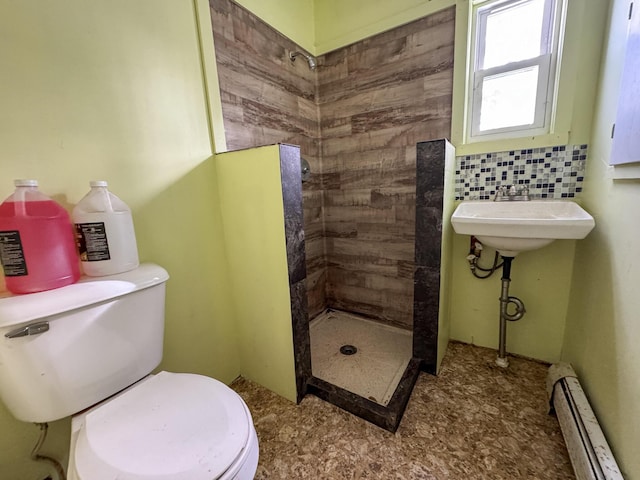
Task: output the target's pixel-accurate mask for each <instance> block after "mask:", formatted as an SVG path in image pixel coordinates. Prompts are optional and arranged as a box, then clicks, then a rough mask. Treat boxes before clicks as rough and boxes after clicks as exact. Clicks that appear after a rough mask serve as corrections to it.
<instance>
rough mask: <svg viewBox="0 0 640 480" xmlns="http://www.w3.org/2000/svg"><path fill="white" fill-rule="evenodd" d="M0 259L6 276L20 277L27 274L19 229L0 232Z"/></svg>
mask: <svg viewBox="0 0 640 480" xmlns="http://www.w3.org/2000/svg"><path fill="white" fill-rule="evenodd" d="M0 259H1V260H2V268H3V269H4V274H5V276H6V277H22V276H24V275H27V274H28V272H27V262H26V260H25V258H24V250H23V249H22V241H21V240H20V232H19V231H17V230H11V231H6V232H0Z"/></svg>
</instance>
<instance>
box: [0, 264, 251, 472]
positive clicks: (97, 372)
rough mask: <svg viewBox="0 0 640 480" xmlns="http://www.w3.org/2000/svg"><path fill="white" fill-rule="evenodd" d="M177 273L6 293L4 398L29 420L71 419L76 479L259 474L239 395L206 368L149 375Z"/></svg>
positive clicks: (146, 272)
mask: <svg viewBox="0 0 640 480" xmlns="http://www.w3.org/2000/svg"><path fill="white" fill-rule="evenodd" d="M168 278H169V275H168V274H167V272H166V271H165V270H164V269H163V268H161V267H159V266H157V265H153V264H144V265H141V266H140V267H138V268H137V269H135V270H132V271H130V272H125V273H122V274H118V275H112V276H109V277H91V278H89V277H84V278H83V279H82V280H81V281H80V282H78V283H76V284H74V285H69V286H66V287H62V288H59V289H56V290H49V291H46V292H40V293H33V294H29V295H11V294H5V295H4V296H2V297H1V298H0V398H2V400H3V402H4V403H5V404H6V406H7V408H8V409H9V411H10V412H11V413H13V415H14V416H15V417H16V418H18V419H19V420H23V421H25V422H35V423H45V422H50V421H53V420H57V419H60V418H64V417H67V416H70V415H73V419H72V424H71V428H72V432H71V447H70V454H69V459H70V460H69V467H68V469H67V470H68V472H67V478H68V479H69V480H107V479H109V480H112V479H114V478H118V479H121V480H151V479H160V478H161V479H163V480H200V479H201V480H213V479H225V480H227V479H239V480H244V479H252V478H253V476H254V474H255V471H256V468H257V465H258V438H257V436H256V431H255V428H254V426H253V421H252V419H251V414H250V413H249V410H248V408H247V406H246V405H245V403H244V402H243V401H242V399H241V398H240V396H238V395H237V394H236V393H235V392H234V391H233V390H231V389H230V388H229V387H227V386H226V385H224V384H223V383H221V382H219V381H217V380H214V379H212V378H209V377H205V376H202V375H195V374H187V373H169V372H160V373H157V374H155V375H150V372H151V371H152V370H153V369H154V368H155V367H157V366H158V364H159V363H160V360H161V358H162V344H163V336H164V297H165V282H166V281H167V280H168ZM184 328H189V327H188V325H185V327H184Z"/></svg>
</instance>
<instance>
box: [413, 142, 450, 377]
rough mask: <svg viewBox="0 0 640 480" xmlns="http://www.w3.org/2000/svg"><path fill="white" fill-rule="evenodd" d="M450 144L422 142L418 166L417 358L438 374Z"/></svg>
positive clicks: (415, 296) (418, 148)
mask: <svg viewBox="0 0 640 480" xmlns="http://www.w3.org/2000/svg"><path fill="white" fill-rule="evenodd" d="M445 148H446V140H444V139H443V140H433V141H429V142H420V143H418V145H417V164H416V250H415V267H414V277H413V279H414V293H413V356H414V357H415V358H418V359H420V360H421V362H422V369H423V370H425V371H427V372H429V373H433V374H435V373H436V363H437V353H438V351H437V349H438V311H439V307H440V253H441V249H442V214H443V195H444V169H445Z"/></svg>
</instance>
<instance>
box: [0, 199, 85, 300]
mask: <svg viewBox="0 0 640 480" xmlns="http://www.w3.org/2000/svg"><path fill="white" fill-rule="evenodd" d="M0 242H2V243H3V246H2V248H3V254H2V263H3V267H4V273H5V282H6V285H7V289H8V290H9V291H11V292H13V293H33V292H40V291H43V290H51V289H54V288H58V287H63V286H65V285H70V284H72V283H75V282H77V281H78V279H79V278H80V265H79V260H78V255H77V253H76V246H75V236H74V233H73V229H72V225H71V221H70V219H69V215H68V213H67V211H66V210H65V209H64V208H63V207H61V206H60V205H59V204H57V203H56V202H54V201H53V200H43V201H39V200H38V201H27V202H18V203H16V202H12V201H6V202H4V203H3V204H2V205H0Z"/></svg>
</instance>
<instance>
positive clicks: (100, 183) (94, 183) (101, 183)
mask: <svg viewBox="0 0 640 480" xmlns="http://www.w3.org/2000/svg"><path fill="white" fill-rule="evenodd" d="M89 186H90V187H106V186H107V182H105V181H104V180H91V181H90V182H89Z"/></svg>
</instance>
